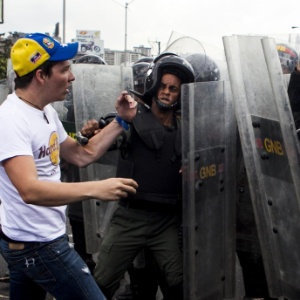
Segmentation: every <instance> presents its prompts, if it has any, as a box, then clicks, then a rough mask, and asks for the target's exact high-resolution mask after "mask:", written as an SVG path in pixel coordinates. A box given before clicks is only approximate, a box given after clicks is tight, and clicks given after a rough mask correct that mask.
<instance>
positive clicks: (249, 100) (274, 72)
mask: <svg viewBox="0 0 300 300" xmlns="http://www.w3.org/2000/svg"><path fill="white" fill-rule="evenodd" d="M223 42H224V46H225V52H226V57H227V63H228V69H229V77H230V82H231V87H232V94H233V99H234V103H235V111H236V118H237V124H238V129H239V134H240V139H241V144H242V150H243V156H244V161H245V166H246V170H247V175H248V180H249V187H250V191H251V199H252V204H253V209H254V214H255V221H256V225H257V229H258V236H259V241H260V246H261V250H262V255H263V262H264V267H265V271H266V276H267V281H268V287H269V292H270V295H271V296H272V297H282V296H284V297H286V298H288V299H292V300H296V299H299V295H300V288H299V278H300V259H299V253H300V239H299V237H300V200H299V199H300V197H299V195H300V194H299V182H300V181H299V180H300V169H299V165H300V160H299V153H300V152H299V141H298V140H297V136H296V130H295V125H294V120H293V117H292V113H291V109H290V105H289V99H288V95H287V85H286V83H285V80H284V78H283V76H282V70H281V66H280V62H279V59H278V54H277V51H276V46H275V42H274V40H273V39H269V38H265V37H257V36H252V37H251V36H232V37H224V38H223Z"/></svg>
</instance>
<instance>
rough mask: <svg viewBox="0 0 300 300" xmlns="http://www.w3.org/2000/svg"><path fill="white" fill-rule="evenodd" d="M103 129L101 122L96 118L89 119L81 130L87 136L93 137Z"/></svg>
mask: <svg viewBox="0 0 300 300" xmlns="http://www.w3.org/2000/svg"><path fill="white" fill-rule="evenodd" d="M100 131H101V129H100V128H99V122H98V121H96V120H94V119H93V120H88V121H87V123H86V124H84V125H83V127H82V128H81V130H80V132H81V134H82V135H83V136H85V137H88V138H90V137H92V136H94V135H95V134H97V133H99V132H100Z"/></svg>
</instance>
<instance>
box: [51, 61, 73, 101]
mask: <svg viewBox="0 0 300 300" xmlns="http://www.w3.org/2000/svg"><path fill="white" fill-rule="evenodd" d="M73 80H75V77H74V75H73V73H72V71H71V65H70V62H69V61H62V62H60V63H58V64H56V65H54V66H53V67H52V74H51V76H49V77H47V81H46V83H47V85H46V87H47V89H48V91H49V96H50V95H51V97H52V101H53V100H55V101H59V100H64V99H66V97H67V95H68V93H69V90H70V86H71V82H72V81H73Z"/></svg>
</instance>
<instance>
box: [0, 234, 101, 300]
mask: <svg viewBox="0 0 300 300" xmlns="http://www.w3.org/2000/svg"><path fill="white" fill-rule="evenodd" d="M0 247H1V254H2V256H3V257H4V259H5V260H6V262H7V263H8V269H9V275H10V299H11V300H44V299H45V298H46V292H49V293H50V294H51V295H53V296H54V297H55V299H57V300H105V297H104V295H103V294H102V292H101V290H100V289H99V287H98V286H97V284H96V282H95V280H94V278H93V276H92V275H91V273H90V271H89V269H88V267H87V265H86V264H85V263H84V261H83V260H82V259H81V258H80V256H79V255H78V253H77V252H76V251H75V250H74V249H73V248H72V247H70V245H69V242H68V240H67V236H66V235H64V236H61V237H59V238H57V239H55V240H53V241H51V242H25V243H12V242H7V241H5V240H3V239H1V241H0Z"/></svg>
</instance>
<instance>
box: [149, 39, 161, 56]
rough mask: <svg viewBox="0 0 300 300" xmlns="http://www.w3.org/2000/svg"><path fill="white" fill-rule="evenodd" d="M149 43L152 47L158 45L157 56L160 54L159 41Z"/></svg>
mask: <svg viewBox="0 0 300 300" xmlns="http://www.w3.org/2000/svg"><path fill="white" fill-rule="evenodd" d="M148 43H149V44H150V45H151V44H153V43H156V44H157V55H159V54H160V42H159V41H157V40H156V41H148Z"/></svg>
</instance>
